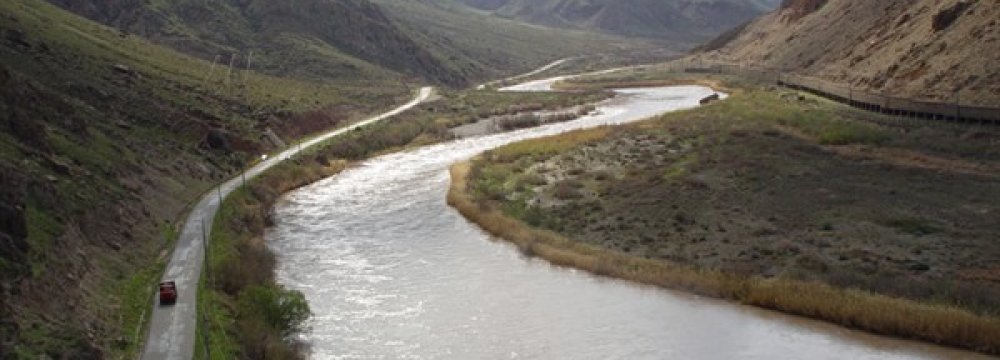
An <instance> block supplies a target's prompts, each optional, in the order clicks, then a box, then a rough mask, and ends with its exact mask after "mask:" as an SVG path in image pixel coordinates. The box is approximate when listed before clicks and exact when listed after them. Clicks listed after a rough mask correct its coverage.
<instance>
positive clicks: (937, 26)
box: [931, 1, 972, 31]
mask: <svg viewBox="0 0 1000 360" xmlns="http://www.w3.org/2000/svg"><path fill="white" fill-rule="evenodd" d="M969 6H972V4H971V3H969V2H967V1H959V2H957V3H955V5H952V6H951V7H949V8H947V9H944V10H941V11H939V12H938V13H937V14H934V20H933V23H932V25H931V26H932V27H933V28H934V31H941V30H944V29H947V28H948V27H949V26H951V24H952V23H954V22H955V20H958V17H959V16H962V13H963V12H965V10H966V9H968V8H969Z"/></svg>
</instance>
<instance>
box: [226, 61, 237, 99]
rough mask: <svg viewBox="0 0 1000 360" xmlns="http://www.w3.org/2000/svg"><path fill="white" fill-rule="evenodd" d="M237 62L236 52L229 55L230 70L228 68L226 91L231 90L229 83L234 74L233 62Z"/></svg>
mask: <svg viewBox="0 0 1000 360" xmlns="http://www.w3.org/2000/svg"><path fill="white" fill-rule="evenodd" d="M235 62H236V53H233V54H232V55H230V56H229V70H226V91H229V89H230V88H229V83H230V80H231V77H232V75H233V63H235Z"/></svg>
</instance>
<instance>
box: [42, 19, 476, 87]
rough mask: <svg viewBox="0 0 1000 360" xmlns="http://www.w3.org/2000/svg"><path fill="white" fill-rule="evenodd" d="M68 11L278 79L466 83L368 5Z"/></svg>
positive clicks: (207, 58)
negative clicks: (406, 78) (405, 79)
mask: <svg viewBox="0 0 1000 360" xmlns="http://www.w3.org/2000/svg"><path fill="white" fill-rule="evenodd" d="M51 2H53V3H55V4H57V5H60V6H62V7H64V8H66V9H68V10H70V11H73V12H76V13H78V14H80V15H83V16H85V17H88V18H90V19H93V20H95V21H98V22H101V23H104V24H107V25H110V26H114V27H116V28H119V29H122V30H123V31H126V32H129V33H134V34H137V35H140V36H143V37H145V38H148V39H151V40H153V41H155V42H157V43H160V44H163V45H167V46H170V47H172V48H174V49H176V50H179V51H182V52H185V53H188V54H191V55H194V56H198V57H201V58H203V59H206V60H209V61H211V60H212V59H214V58H215V57H216V56H220V58H221V60H222V61H223V62H224V63H228V62H229V57H230V56H231V54H237V58H236V64H237V65H245V62H246V59H247V57H248V55H249V54H250V53H251V52H252V53H253V55H254V59H252V60H251V61H252V64H251V65H252V66H254V67H256V68H258V69H260V70H262V71H265V72H268V73H271V74H277V75H295V76H298V77H303V78H308V77H313V78H314V77H321V78H324V79H325V80H335V81H348V80H357V79H372V78H381V79H390V78H394V77H399V75H398V74H404V75H408V76H410V77H421V78H424V79H428V80H431V81H434V82H438V83H444V84H452V85H455V84H461V83H463V82H464V79H462V78H460V77H459V76H457V75H456V74H454V73H451V72H449V71H448V70H447V69H445V67H444V65H443V64H442V63H441V61H440V60H439V59H436V58H434V57H433V56H431V55H430V53H429V52H427V51H426V50H425V49H423V48H421V47H419V46H417V45H416V44H415V43H414V42H413V41H412V40H411V39H410V38H409V37H408V36H407V35H406V34H404V33H402V32H401V31H400V30H399V29H398V28H397V27H396V26H395V25H394V24H393V23H392V22H391V21H389V20H388V19H387V18H386V17H385V14H383V13H382V11H381V10H380V9H379V8H378V7H377V6H374V5H372V4H371V3H369V2H368V1H367V0H345V1H324V0H296V1H282V2H275V1H265V0H253V1H236V0H226V1H210V2H206V1H198V0H182V1H156V2H136V1H129V0H84V1H77V0H51Z"/></svg>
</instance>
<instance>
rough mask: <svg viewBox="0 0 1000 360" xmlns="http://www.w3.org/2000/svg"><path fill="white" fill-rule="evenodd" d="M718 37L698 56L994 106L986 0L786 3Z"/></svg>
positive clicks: (995, 39) (995, 71)
mask: <svg viewBox="0 0 1000 360" xmlns="http://www.w3.org/2000/svg"><path fill="white" fill-rule="evenodd" d="M720 40H721V41H718V42H717V43H716V44H715V46H714V47H715V48H716V49H715V50H712V51H709V52H708V53H706V54H704V57H705V58H708V59H722V60H727V61H737V62H741V63H748V64H757V65H763V66H767V67H773V68H781V69H789V70H793V71H798V72H801V73H805V74H810V75H816V76H820V77H822V78H825V79H829V80H833V81H836V82H839V83H843V84H850V85H851V86H853V87H855V88H858V89H864V90H875V91H880V92H885V93H888V94H893V95H897V96H906V97H917V98H923V99H932V100H939V101H955V100H961V102H962V103H972V104H978V105H1000V67H997V66H996V64H998V63H1000V6H997V3H996V2H995V1H991V0H986V1H983V0H961V1H959V0H946V1H937V0H889V1H866V0H788V1H785V2H784V3H783V4H782V6H781V9H779V10H778V11H775V12H773V13H770V14H767V15H765V16H763V17H761V18H759V19H757V20H755V21H754V22H753V23H751V24H749V25H748V26H746V27H745V28H743V29H742V31H740V32H738V33H733V34H730V35H729V36H728V37H727V38H726V39H720ZM726 41H728V43H726Z"/></svg>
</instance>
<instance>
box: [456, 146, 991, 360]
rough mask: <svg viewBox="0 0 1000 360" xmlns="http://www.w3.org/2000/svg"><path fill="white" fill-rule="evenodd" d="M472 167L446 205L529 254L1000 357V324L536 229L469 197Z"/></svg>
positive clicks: (459, 176) (459, 174) (462, 168)
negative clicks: (660, 258)
mask: <svg viewBox="0 0 1000 360" xmlns="http://www.w3.org/2000/svg"><path fill="white" fill-rule="evenodd" d="M469 170H470V164H469V163H461V164H457V165H455V166H454V167H452V169H451V178H452V185H451V189H450V190H449V192H448V204H450V205H451V206H452V207H454V208H455V209H457V210H458V211H459V212H460V213H462V215H464V216H465V217H466V218H468V219H469V220H470V221H472V222H474V223H476V224H478V225H479V226H480V227H482V228H483V229H484V230H486V231H488V232H489V233H491V234H493V235H495V236H497V237H500V238H503V239H506V240H508V241H510V242H512V243H514V244H515V245H517V246H518V247H519V248H520V249H522V251H524V252H525V253H528V254H531V255H533V256H538V257H541V258H544V259H546V260H548V261H550V262H551V263H553V264H556V265H560V266H568V267H574V268H578V269H582V270H586V271H590V272H592V273H595V274H598V275H604V276H611V277H616V278H621V279H626V280H632V281H637V282H640V283H644V284H650V285H656V286H660V287H664V288H671V289H680V290H685V291H689V292H692V293H696V294H699V295H705V296H712V297H717V298H722V299H729V300H735V301H739V302H741V303H744V304H749V305H755V306H759V307H762V308H767V309H774V310H779V311H782V312H786V313H789V314H795V315H801V316H806V317H810V318H815V319H820V320H825V321H829V322H832V323H836V324H840V325H843V326H847V327H851V328H857V329H861V330H866V331H870V332H873V333H878V334H884V335H892V336H899V337H904V338H911V339H918V340H923V341H929V342H933V343H938V344H943V345H949V346H956V347H961V348H966V349H971V350H975V351H980V352H984V353H991V354H1000V319H997V318H995V317H986V316H977V315H975V314H973V313H971V312H968V311H964V310H960V309H956V308H952V307H947V306H941V305H930V304H924V303H920V302H916V301H911V300H905V299H897V298H891V297H887V296H883V295H878V294H874V293H869V292H864V291H858V290H852V289H840V288H835V287H832V286H829V285H826V284H822V283H818V282H805V281H798V280H790V279H761V278H755V277H744V276H737V275H732V274H727V273H722V272H719V271H706V270H698V269H694V268H690V267H684V266H679V265H676V264H672V263H669V262H665V261H657V260H649V259H644V258H638V257H632V256H628V255H625V254H621V253H618V252H614V251H610V250H606V249H602V248H598V247H595V246H591V245H586V244H583V243H579V242H575V241H572V240H570V239H568V238H566V237H563V236H561V235H559V234H556V233H554V232H551V231H545V230H540V229H536V228H532V227H530V226H528V225H527V224H525V223H523V222H521V221H519V220H516V219H513V218H510V217H508V216H505V215H504V214H503V213H502V212H501V211H499V210H496V209H493V208H492V207H490V206H488V205H485V204H481V203H478V202H476V201H474V200H473V199H472V197H471V196H470V195H469V194H468V193H467V191H466V189H467V181H468V174H469Z"/></svg>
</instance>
